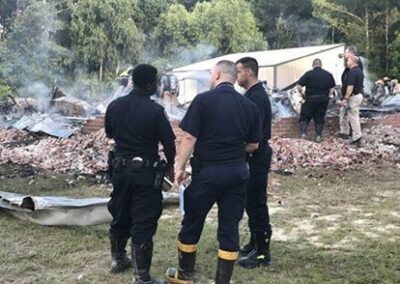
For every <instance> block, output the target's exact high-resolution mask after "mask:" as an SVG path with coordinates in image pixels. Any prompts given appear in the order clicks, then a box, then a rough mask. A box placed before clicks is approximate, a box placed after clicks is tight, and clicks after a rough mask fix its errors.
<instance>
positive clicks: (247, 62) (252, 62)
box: [236, 57, 258, 77]
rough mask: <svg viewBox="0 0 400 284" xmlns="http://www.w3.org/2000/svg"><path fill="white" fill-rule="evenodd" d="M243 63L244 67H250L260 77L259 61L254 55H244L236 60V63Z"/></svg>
mask: <svg viewBox="0 0 400 284" xmlns="http://www.w3.org/2000/svg"><path fill="white" fill-rule="evenodd" d="M239 63H241V64H242V65H243V66H244V68H249V69H250V70H251V71H252V72H253V73H254V75H256V77H258V62H257V60H256V59H255V58H253V57H243V58H241V59H239V60H238V61H236V64H239Z"/></svg>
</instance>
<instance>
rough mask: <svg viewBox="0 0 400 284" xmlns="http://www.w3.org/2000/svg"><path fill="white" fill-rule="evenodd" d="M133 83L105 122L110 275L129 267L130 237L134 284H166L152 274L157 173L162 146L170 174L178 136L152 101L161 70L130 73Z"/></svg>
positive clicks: (158, 209) (138, 69) (142, 69)
mask: <svg viewBox="0 0 400 284" xmlns="http://www.w3.org/2000/svg"><path fill="white" fill-rule="evenodd" d="M132 80H133V83H134V89H133V91H132V92H131V93H130V94H129V95H127V96H124V97H121V98H118V99H116V100H115V101H113V102H112V103H111V104H110V105H109V106H108V108H107V111H106V117H105V130H106V134H107V137H109V138H113V139H114V140H115V158H114V160H113V161H112V166H113V172H112V178H111V181H112V184H113V192H112V194H111V200H110V202H109V204H108V209H109V211H110V213H111V215H112V218H113V219H112V222H111V224H110V241H111V255H112V259H113V261H112V267H111V271H112V272H119V271H121V270H124V269H125V268H127V267H128V266H129V258H128V257H127V256H126V251H125V247H126V244H127V240H128V239H129V237H131V241H132V244H131V248H132V262H133V267H134V274H135V278H134V281H135V282H134V283H137V284H139V283H154V284H156V283H164V282H161V281H158V280H153V279H152V278H151V276H150V273H149V271H150V266H151V259H152V254H153V236H154V234H155V233H156V230H157V223H158V219H159V217H160V216H161V211H162V193H161V184H160V175H161V176H162V170H161V169H159V168H160V166H162V165H163V164H162V161H160V160H159V155H158V143H159V142H161V143H162V144H163V146H164V153H165V156H166V158H167V161H168V164H167V165H168V166H169V168H170V169H171V170H172V169H173V165H174V160H175V152H176V151H175V142H174V141H175V135H174V133H173V131H172V128H171V125H170V123H169V121H168V119H167V117H166V115H165V112H164V109H163V108H162V107H161V106H160V105H158V104H156V103H155V102H153V101H152V100H150V96H151V95H153V94H154V93H155V92H156V90H157V84H158V81H157V69H156V68H154V67H153V66H151V65H146V64H142V65H138V66H137V67H135V69H134V70H133V72H132ZM172 175H173V170H172V171H171V172H170V177H172ZM157 177H158V178H157ZM161 180H162V178H161Z"/></svg>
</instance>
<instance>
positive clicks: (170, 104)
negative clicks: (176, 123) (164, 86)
mask: <svg viewBox="0 0 400 284" xmlns="http://www.w3.org/2000/svg"><path fill="white" fill-rule="evenodd" d="M163 105H164V109H165V110H166V111H167V112H168V113H170V114H172V113H173V112H174V109H175V108H176V106H177V105H178V96H177V95H176V94H175V95H173V94H171V93H170V92H168V91H165V92H164V94H163Z"/></svg>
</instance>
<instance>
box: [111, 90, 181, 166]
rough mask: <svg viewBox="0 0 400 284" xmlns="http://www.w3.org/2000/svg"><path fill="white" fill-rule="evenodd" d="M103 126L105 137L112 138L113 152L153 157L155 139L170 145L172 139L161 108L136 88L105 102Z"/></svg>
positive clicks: (156, 155)
mask: <svg viewBox="0 0 400 284" xmlns="http://www.w3.org/2000/svg"><path fill="white" fill-rule="evenodd" d="M105 128H106V129H105V130H106V134H107V137H109V138H113V139H114V140H115V144H116V149H115V150H116V156H124V157H135V156H140V157H142V158H146V159H154V160H156V159H158V158H159V156H158V143H159V142H161V143H162V144H163V145H171V144H173V143H174V140H175V135H174V132H173V131H172V127H171V124H170V123H169V121H168V119H167V117H166V114H165V112H164V108H163V107H162V106H160V105H159V104H157V103H155V102H154V101H152V100H151V99H150V97H149V96H148V95H144V94H140V91H138V90H133V91H132V92H131V93H130V94H129V95H127V96H124V97H121V98H118V99H116V100H115V101H113V102H112V103H111V104H110V105H109V106H108V108H107V111H106V117H105ZM167 158H168V157H167Z"/></svg>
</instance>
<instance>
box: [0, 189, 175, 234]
mask: <svg viewBox="0 0 400 284" xmlns="http://www.w3.org/2000/svg"><path fill="white" fill-rule="evenodd" d="M163 197H164V200H163V203H164V204H177V203H178V200H179V196H178V193H173V192H163ZM108 201H109V198H86V199H75V198H68V197H53V196H45V197H39V196H29V195H22V194H17V193H10V192H3V191H0V209H2V210H4V211H5V212H7V213H9V214H11V215H12V216H14V217H16V218H18V219H21V220H26V221H30V222H32V223H36V224H39V225H45V226H91V225H97V224H108V223H110V221H111V215H110V213H109V212H108V209H107V203H108Z"/></svg>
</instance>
